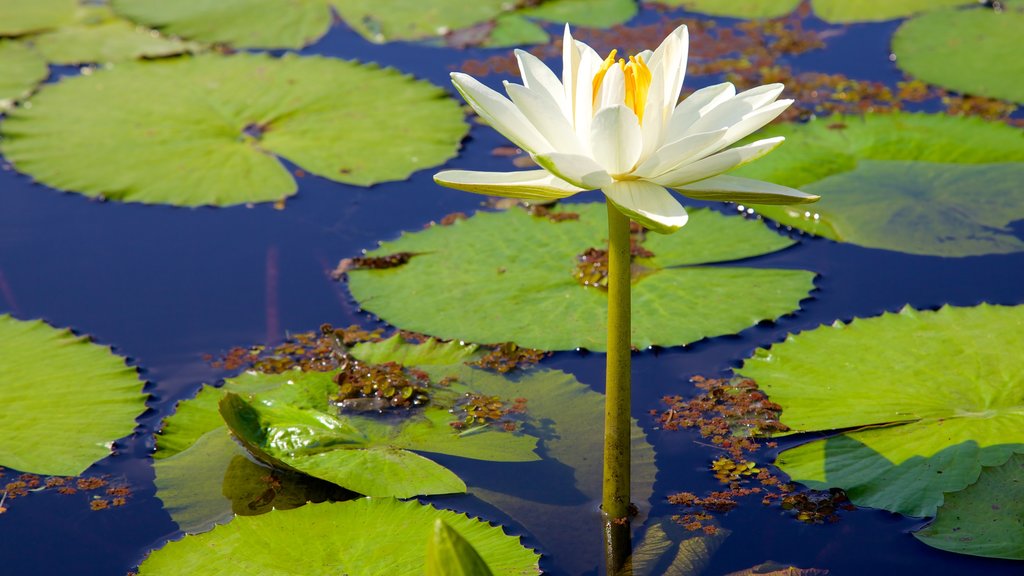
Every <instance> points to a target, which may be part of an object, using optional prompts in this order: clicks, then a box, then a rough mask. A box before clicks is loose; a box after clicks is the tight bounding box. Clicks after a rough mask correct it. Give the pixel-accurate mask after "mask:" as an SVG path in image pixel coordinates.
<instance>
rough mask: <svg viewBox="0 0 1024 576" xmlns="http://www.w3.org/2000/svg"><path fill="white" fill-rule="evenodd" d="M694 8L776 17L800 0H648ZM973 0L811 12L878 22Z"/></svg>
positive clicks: (886, 2)
mask: <svg viewBox="0 0 1024 576" xmlns="http://www.w3.org/2000/svg"><path fill="white" fill-rule="evenodd" d="M649 1H653V3H657V4H665V5H669V6H679V7H680V8H684V9H686V10H691V11H693V12H700V13H701V14H708V15H711V16H727V17H730V18H777V17H779V16H785V15H786V14H789V13H790V12H792V11H793V10H796V8H797V7H798V6H799V5H800V2H801V0H728V1H723V0H649ZM974 3H975V2H974V1H973V0H811V6H813V8H814V13H815V14H816V15H817V16H818V17H819V18H821V19H822V20H824V21H826V22H832V23H850V22H879V21H882V20H893V19H895V18H905V17H907V16H911V15H913V14H917V13H920V12H927V11H929V10H937V9H940V8H946V7H950V6H965V5H970V4H974Z"/></svg>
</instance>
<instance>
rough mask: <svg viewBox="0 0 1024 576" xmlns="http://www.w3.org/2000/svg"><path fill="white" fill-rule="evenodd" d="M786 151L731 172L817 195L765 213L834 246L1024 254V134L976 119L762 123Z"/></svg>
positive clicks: (881, 118)
mask: <svg viewBox="0 0 1024 576" xmlns="http://www.w3.org/2000/svg"><path fill="white" fill-rule="evenodd" d="M762 135H763V136H765V137H768V136H785V137H786V140H787V141H786V145H785V146H782V147H780V148H779V150H777V151H776V152H775V153H774V154H771V155H769V156H767V157H766V158H764V159H762V160H761V161H759V162H755V163H752V164H749V165H747V166H744V167H743V168H741V169H739V170H738V171H737V174H742V175H743V176H747V177H751V178H759V179H763V180H768V181H771V182H777V183H779V184H784V185H787V186H792V187H795V188H800V189H801V190H805V191H807V192H812V193H815V194H819V195H821V200H820V201H819V202H818V203H816V204H814V205H813V206H809V207H806V208H803V207H800V208H797V207H786V206H760V207H758V211H759V212H760V213H761V214H763V215H764V216H766V217H769V218H772V219H774V220H777V221H778V222H780V223H782V224H786V225H790V226H793V227H796V228H799V229H801V230H805V231H807V232H811V233H813V234H819V235H821V236H825V237H827V238H831V239H833V240H838V241H842V242H852V243H854V244H860V245H862V246H868V247H872V248H885V249H889V250H899V251H902V252H909V253H912V254H927V255H935V256H974V255H981V254H1004V253H1011V252H1019V251H1021V250H1024V240H1021V239H1020V238H1019V237H1017V235H1016V234H1015V233H1014V231H1013V229H1012V227H1011V226H1010V224H1011V223H1012V222H1014V221H1016V220H1020V219H1024V194H1020V193H1019V191H1020V190H1019V186H1018V184H1017V183H1018V182H1020V181H1021V179H1024V133H1022V132H1021V131H1020V130H1019V129H1016V128H1013V127H1010V126H1007V125H1005V124H1002V123H995V122H986V121H984V120H980V119H977V118H956V117H950V116H944V115H927V114H884V115H881V114H880V115H872V114H868V115H865V116H864V117H832V118H825V119H818V120H812V121H810V122H808V123H806V124H800V125H796V124H791V125H779V126H774V127H769V128H768V129H766V130H765V131H764V132H763V134H762Z"/></svg>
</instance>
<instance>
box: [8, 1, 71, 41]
mask: <svg viewBox="0 0 1024 576" xmlns="http://www.w3.org/2000/svg"><path fill="white" fill-rule="evenodd" d="M77 7H78V0H31V1H30V2H26V1H25V0H0V14H3V18H0V36H21V35H23V34H28V33H31V32H39V31H41V30H50V29H53V28H57V27H59V26H63V25H65V24H70V23H71V22H72V21H74V18H75V9H76V8H77Z"/></svg>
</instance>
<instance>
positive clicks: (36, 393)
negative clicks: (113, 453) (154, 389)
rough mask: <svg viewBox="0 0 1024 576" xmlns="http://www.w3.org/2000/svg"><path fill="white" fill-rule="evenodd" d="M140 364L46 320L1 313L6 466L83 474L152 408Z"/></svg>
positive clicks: (0, 442)
mask: <svg viewBox="0 0 1024 576" xmlns="http://www.w3.org/2000/svg"><path fill="white" fill-rule="evenodd" d="M141 389H142V384H141V383H140V382H139V379H138V374H137V373H136V371H135V369H134V368H129V367H128V366H125V363H124V359H123V358H121V357H119V356H115V355H114V354H112V353H111V351H110V349H109V348H106V347H103V346H98V345H96V344H92V343H91V342H89V339H88V338H85V337H81V336H75V335H74V334H72V333H71V331H70V330H58V329H56V328H53V327H50V326H48V325H46V324H45V323H43V322H42V321H39V320H32V321H23V320H15V319H14V318H11V317H10V316H7V315H0V466H4V467H7V468H13V469H15V470H20V471H22V472H31V473H34V474H47V475H54V476H77V475H79V474H81V473H82V472H84V471H85V470H86V468H88V467H89V466H90V465H91V464H92V463H93V462H95V461H96V460H99V459H100V458H103V457H104V456H108V455H109V454H110V447H111V444H112V443H113V442H114V441H115V440H117V439H118V438H121V437H123V436H126V435H128V434H130V433H131V432H132V430H133V429H134V428H135V418H136V417H137V416H138V415H139V414H141V413H142V412H143V411H144V410H145V409H146V397H145V396H144V395H143V394H142V393H141Z"/></svg>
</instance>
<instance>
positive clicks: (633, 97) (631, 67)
mask: <svg viewBox="0 0 1024 576" xmlns="http://www.w3.org/2000/svg"><path fill="white" fill-rule="evenodd" d="M617 53H618V50H612V51H611V53H610V54H608V57H607V58H605V59H604V62H602V63H601V67H600V68H598V70H597V73H596V74H594V90H593V94H594V96H593V104H594V107H597V95H598V92H599V91H600V89H601V83H602V82H603V81H604V76H605V74H607V73H608V69H609V68H611V67H612V66H613V65H614V64H616V61H615V55H616V54H617ZM617 64H618V65H619V67H621V68H622V73H623V76H624V77H625V84H626V97H625V104H626V106H628V107H629V108H630V109H631V110H633V112H635V113H636V117H637V118H638V119H639V120H640V123H641V124H643V121H644V105H646V104H647V92H648V91H649V90H650V87H651V69H650V68H648V67H647V63H646V62H644V61H643V59H641V58H637V57H636V56H630V57H629V63H626V61H625V60H623V59H621V58H620V59H619V61H618V62H617Z"/></svg>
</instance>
